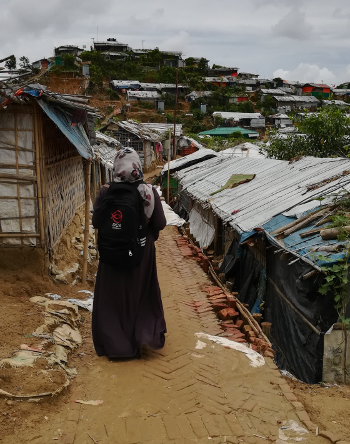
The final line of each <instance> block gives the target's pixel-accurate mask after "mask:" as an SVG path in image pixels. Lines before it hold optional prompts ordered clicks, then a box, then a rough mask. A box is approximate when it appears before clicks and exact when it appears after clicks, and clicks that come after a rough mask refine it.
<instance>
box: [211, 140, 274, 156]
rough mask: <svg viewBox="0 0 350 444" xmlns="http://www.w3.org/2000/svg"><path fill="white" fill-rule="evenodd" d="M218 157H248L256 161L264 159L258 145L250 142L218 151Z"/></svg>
mask: <svg viewBox="0 0 350 444" xmlns="http://www.w3.org/2000/svg"><path fill="white" fill-rule="evenodd" d="M219 156H223V157H225V156H230V157H250V158H258V159H262V158H265V157H266V156H265V154H264V153H263V151H262V150H261V148H260V147H259V145H256V144H254V143H250V142H245V143H241V144H240V145H236V146H234V147H232V148H227V149H226V150H223V151H219Z"/></svg>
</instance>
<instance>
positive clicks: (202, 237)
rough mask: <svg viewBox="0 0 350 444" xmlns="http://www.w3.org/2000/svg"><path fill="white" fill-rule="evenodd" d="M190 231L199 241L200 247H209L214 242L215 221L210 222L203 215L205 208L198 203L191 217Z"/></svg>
mask: <svg viewBox="0 0 350 444" xmlns="http://www.w3.org/2000/svg"><path fill="white" fill-rule="evenodd" d="M189 223H190V232H191V234H193V236H194V237H195V238H196V239H197V241H198V242H199V246H200V248H202V249H203V248H207V247H209V245H210V244H211V243H212V242H213V240H214V236H215V228H214V223H210V222H209V221H208V220H207V219H206V218H204V217H203V210H202V209H201V207H200V205H198V204H196V205H195V206H194V207H193V208H192V210H191V212H190V217H189Z"/></svg>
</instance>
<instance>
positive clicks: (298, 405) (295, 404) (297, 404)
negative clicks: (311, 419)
mask: <svg viewBox="0 0 350 444" xmlns="http://www.w3.org/2000/svg"><path fill="white" fill-rule="evenodd" d="M292 406H293V407H294V408H295V410H303V409H304V406H303V404H302V403H301V402H299V401H293V402H292Z"/></svg>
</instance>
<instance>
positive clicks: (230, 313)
mask: <svg viewBox="0 0 350 444" xmlns="http://www.w3.org/2000/svg"><path fill="white" fill-rule="evenodd" d="M237 316H238V312H237V311H235V310H234V309H233V308H224V309H223V310H220V311H219V312H218V317H219V319H221V320H223V321H227V320H229V319H233V318H235V317H237Z"/></svg>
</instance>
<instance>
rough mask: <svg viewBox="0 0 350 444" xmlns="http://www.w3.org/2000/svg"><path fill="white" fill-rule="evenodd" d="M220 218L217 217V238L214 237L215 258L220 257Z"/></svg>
mask: <svg viewBox="0 0 350 444" xmlns="http://www.w3.org/2000/svg"><path fill="white" fill-rule="evenodd" d="M218 240H219V218H218V216H215V237H214V254H215V256H217V255H218V250H219V242H218Z"/></svg>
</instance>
